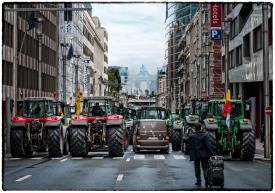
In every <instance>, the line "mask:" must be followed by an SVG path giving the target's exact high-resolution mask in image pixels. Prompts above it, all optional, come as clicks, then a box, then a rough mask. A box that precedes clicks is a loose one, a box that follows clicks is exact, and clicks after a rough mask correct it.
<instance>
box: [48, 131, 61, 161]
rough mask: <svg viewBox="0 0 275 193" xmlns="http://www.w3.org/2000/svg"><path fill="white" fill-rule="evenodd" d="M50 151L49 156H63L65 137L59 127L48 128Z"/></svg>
mask: <svg viewBox="0 0 275 193" xmlns="http://www.w3.org/2000/svg"><path fill="white" fill-rule="evenodd" d="M48 151H49V157H62V156H63V138H62V133H61V130H60V128H59V127H58V128H49V129H48Z"/></svg>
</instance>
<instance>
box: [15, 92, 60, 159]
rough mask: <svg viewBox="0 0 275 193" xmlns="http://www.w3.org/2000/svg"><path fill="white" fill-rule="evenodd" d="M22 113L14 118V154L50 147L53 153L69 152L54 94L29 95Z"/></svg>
mask: <svg viewBox="0 0 275 193" xmlns="http://www.w3.org/2000/svg"><path fill="white" fill-rule="evenodd" d="M21 113H22V114H21V115H20V116H16V117H12V118H11V132H10V144H11V145H10V147H11V155H12V157H24V156H28V155H32V153H33V152H34V151H36V152H39V151H46V150H48V152H49V156H50V157H61V156H62V155H63V153H65V152H63V150H65V148H64V149H63V147H65V146H64V144H65V141H64V135H63V133H64V132H63V117H61V116H56V115H55V111H54V108H53V98H48V97H40V98H38V97H29V98H25V99H24V100H23V102H22V112H21Z"/></svg>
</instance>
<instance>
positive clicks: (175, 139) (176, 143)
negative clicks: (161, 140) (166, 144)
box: [171, 129, 181, 151]
mask: <svg viewBox="0 0 275 193" xmlns="http://www.w3.org/2000/svg"><path fill="white" fill-rule="evenodd" d="M171 143H172V150H173V151H179V150H180V149H181V130H175V129H172V138H171Z"/></svg>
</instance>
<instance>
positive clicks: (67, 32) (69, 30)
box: [65, 21, 74, 37]
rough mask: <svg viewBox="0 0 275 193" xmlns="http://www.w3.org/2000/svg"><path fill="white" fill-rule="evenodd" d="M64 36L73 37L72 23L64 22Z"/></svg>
mask: <svg viewBox="0 0 275 193" xmlns="http://www.w3.org/2000/svg"><path fill="white" fill-rule="evenodd" d="M65 36H66V37H73V36H74V33H73V22H72V21H65Z"/></svg>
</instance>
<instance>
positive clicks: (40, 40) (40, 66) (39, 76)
mask: <svg viewBox="0 0 275 193" xmlns="http://www.w3.org/2000/svg"><path fill="white" fill-rule="evenodd" d="M36 21H37V23H38V28H37V30H36V33H37V37H38V96H39V97H41V96H42V22H43V21H45V19H44V17H43V16H42V15H41V13H39V14H38V16H37V17H36Z"/></svg>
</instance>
